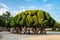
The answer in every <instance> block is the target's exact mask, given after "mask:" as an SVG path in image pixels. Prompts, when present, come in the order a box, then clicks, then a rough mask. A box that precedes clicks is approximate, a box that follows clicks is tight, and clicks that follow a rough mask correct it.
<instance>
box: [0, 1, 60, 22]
mask: <svg viewBox="0 0 60 40" xmlns="http://www.w3.org/2000/svg"><path fill="white" fill-rule="evenodd" d="M29 9H31V10H33V9H41V10H44V11H47V12H49V13H50V15H51V16H52V17H53V18H54V19H55V20H56V21H57V22H60V0H0V15H2V14H3V12H5V11H10V12H11V14H12V15H13V16H15V15H16V14H18V12H22V11H25V10H29Z"/></svg>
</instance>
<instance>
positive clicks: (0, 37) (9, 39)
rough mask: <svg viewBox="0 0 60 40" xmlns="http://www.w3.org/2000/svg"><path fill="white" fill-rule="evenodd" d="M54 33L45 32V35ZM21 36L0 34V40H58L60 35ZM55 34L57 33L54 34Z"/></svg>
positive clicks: (8, 33)
mask: <svg viewBox="0 0 60 40" xmlns="http://www.w3.org/2000/svg"><path fill="white" fill-rule="evenodd" d="M49 33H50V34H52V33H54V32H47V34H49ZM50 34H49V35H21V34H12V33H10V32H6V31H4V32H0V40H60V35H55V34H54V35H50ZM56 34H57V33H56Z"/></svg>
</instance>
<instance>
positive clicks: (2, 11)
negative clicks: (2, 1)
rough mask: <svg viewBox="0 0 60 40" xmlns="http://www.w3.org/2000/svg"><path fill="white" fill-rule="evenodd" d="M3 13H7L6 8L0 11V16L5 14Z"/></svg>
mask: <svg viewBox="0 0 60 40" xmlns="http://www.w3.org/2000/svg"><path fill="white" fill-rule="evenodd" d="M5 11H8V9H6V8H2V9H0V15H2V14H3V13H5Z"/></svg>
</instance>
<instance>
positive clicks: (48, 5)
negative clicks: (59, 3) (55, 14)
mask: <svg viewBox="0 0 60 40" xmlns="http://www.w3.org/2000/svg"><path fill="white" fill-rule="evenodd" d="M44 7H45V8H47V9H48V10H52V9H54V7H53V5H52V4H46V5H44Z"/></svg>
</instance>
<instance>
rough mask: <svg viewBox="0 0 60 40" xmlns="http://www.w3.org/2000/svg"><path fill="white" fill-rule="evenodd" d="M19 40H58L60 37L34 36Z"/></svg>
mask: <svg viewBox="0 0 60 40" xmlns="http://www.w3.org/2000/svg"><path fill="white" fill-rule="evenodd" d="M20 40H60V35H35V36H32V37H25V38H24V39H20Z"/></svg>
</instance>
